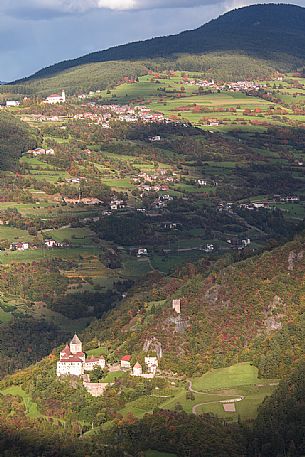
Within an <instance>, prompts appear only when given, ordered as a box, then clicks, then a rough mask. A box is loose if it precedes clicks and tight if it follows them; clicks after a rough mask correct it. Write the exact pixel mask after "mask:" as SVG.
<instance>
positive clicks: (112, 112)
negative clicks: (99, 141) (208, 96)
mask: <svg viewBox="0 0 305 457" xmlns="http://www.w3.org/2000/svg"><path fill="white" fill-rule="evenodd" d="M99 110H100V111H101V112H99V113H91V112H85V113H79V114H75V115H74V119H76V120H89V121H91V122H92V124H95V125H100V126H101V127H102V128H111V125H110V122H111V121H121V122H128V123H133V122H134V123H136V122H143V123H164V122H165V123H169V122H171V121H170V120H169V119H167V118H165V116H164V115H163V114H162V113H153V112H152V111H151V109H150V108H147V107H146V106H131V105H102V106H100V107H99ZM160 140H161V138H160ZM160 140H159V137H158V136H156V137H152V138H151V139H150V141H160Z"/></svg>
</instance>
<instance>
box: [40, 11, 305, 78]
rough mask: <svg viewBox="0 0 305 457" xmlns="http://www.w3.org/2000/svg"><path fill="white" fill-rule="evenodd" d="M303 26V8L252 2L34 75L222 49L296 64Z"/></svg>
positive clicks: (300, 54)
mask: <svg viewBox="0 0 305 457" xmlns="http://www.w3.org/2000/svg"><path fill="white" fill-rule="evenodd" d="M304 30H305V9H304V8H301V7H298V6H293V5H283V4H281V5H274V4H270V5H254V6H250V7H246V8H241V9H238V10H234V11H231V12H229V13H227V14H225V15H223V16H221V17H220V18H218V19H216V20H213V21H211V22H209V23H208V24H205V25H203V26H202V27H199V28H198V29H196V30H190V31H186V32H182V33H180V34H179V35H171V36H167V37H160V38H153V39H151V40H146V41H139V42H135V43H130V44H126V45H122V46H117V47H114V48H110V49H108V50H105V51H99V52H94V53H91V54H88V55H86V56H83V57H80V58H78V59H73V60H68V61H64V62H60V63H58V64H55V65H53V66H51V67H48V68H44V69H42V70H40V71H39V72H37V73H36V74H35V75H33V77H31V78H45V77H49V76H51V75H54V74H56V73H60V72H62V71H64V70H67V69H70V68H72V67H77V66H79V65H84V64H88V63H94V62H106V61H113V60H135V59H136V60H138V59H147V58H156V57H169V56H172V55H173V54H177V53H187V54H202V53H209V52H219V51H226V52H227V51H234V52H236V51H237V52H240V53H246V54H250V55H255V56H257V57H259V58H272V60H274V61H275V62H276V63H279V64H280V65H281V63H283V62H288V63H289V64H290V66H291V67H293V66H295V65H296V63H297V62H300V61H302V59H303V56H304V42H305V35H304ZM295 59H296V60H295ZM300 59H301V60H300Z"/></svg>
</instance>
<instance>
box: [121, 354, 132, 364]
mask: <svg viewBox="0 0 305 457" xmlns="http://www.w3.org/2000/svg"><path fill="white" fill-rule="evenodd" d="M130 360H131V355H124V357H122V358H121V361H122V362H130Z"/></svg>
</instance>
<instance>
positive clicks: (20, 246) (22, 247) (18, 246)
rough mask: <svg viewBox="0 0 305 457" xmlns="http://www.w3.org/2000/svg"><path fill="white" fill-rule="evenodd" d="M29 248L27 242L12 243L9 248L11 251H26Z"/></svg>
mask: <svg viewBox="0 0 305 457" xmlns="http://www.w3.org/2000/svg"><path fill="white" fill-rule="evenodd" d="M28 249H29V243H23V242H19V243H12V244H11V245H10V250H11V251H27V250H28Z"/></svg>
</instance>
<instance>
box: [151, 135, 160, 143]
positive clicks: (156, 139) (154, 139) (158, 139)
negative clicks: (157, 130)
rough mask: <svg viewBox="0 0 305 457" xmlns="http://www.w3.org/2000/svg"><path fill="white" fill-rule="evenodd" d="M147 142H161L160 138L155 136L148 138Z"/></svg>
mask: <svg viewBox="0 0 305 457" xmlns="http://www.w3.org/2000/svg"><path fill="white" fill-rule="evenodd" d="M149 141H151V142H152V143H154V142H156V141H161V137H160V135H156V136H151V137H150V138H149Z"/></svg>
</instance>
